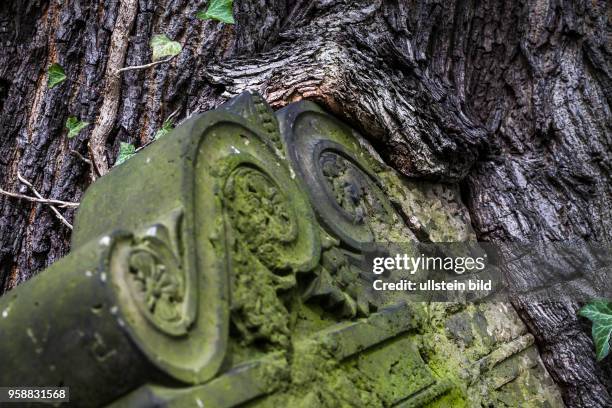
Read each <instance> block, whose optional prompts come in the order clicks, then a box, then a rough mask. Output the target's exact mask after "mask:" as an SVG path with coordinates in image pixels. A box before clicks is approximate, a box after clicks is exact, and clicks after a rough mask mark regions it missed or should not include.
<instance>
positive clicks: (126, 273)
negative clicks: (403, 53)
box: [0, 93, 560, 407]
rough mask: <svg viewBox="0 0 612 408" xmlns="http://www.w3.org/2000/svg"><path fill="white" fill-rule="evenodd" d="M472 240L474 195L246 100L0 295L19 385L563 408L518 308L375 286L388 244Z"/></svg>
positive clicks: (163, 397)
mask: <svg viewBox="0 0 612 408" xmlns="http://www.w3.org/2000/svg"><path fill="white" fill-rule="evenodd" d="M473 238H474V237H473V233H472V231H471V228H470V223H469V216H468V214H467V211H465V208H464V207H463V205H462V203H461V199H460V196H459V193H458V190H457V189H454V188H453V187H449V186H444V185H439V184H435V183H425V182H414V181H408V180H405V179H403V178H401V177H400V176H399V175H398V174H396V173H395V172H394V171H393V170H392V169H390V168H388V167H387V166H386V165H385V164H384V163H383V162H382V161H381V160H380V159H379V158H378V157H377V156H376V153H375V152H374V150H373V149H372V148H371V146H369V144H368V143H367V142H366V141H365V139H363V138H362V137H361V136H360V135H359V134H358V133H357V132H356V131H355V130H353V129H351V128H350V127H349V126H347V125H346V124H344V123H342V122H341V121H339V120H338V119H336V118H334V117H332V116H330V115H329V114H327V113H325V112H324V111H323V110H322V109H321V108H320V107H318V106H317V105H315V104H313V103H311V102H298V103H294V104H291V105H289V106H287V107H286V108H284V109H282V110H280V111H279V112H276V113H274V112H273V111H272V110H271V109H270V107H269V106H268V105H267V104H266V102H265V101H264V100H263V98H262V97H261V96H259V95H256V94H251V93H244V94H242V95H240V96H239V97H237V98H235V99H233V100H231V101H229V102H228V103H226V104H224V105H223V106H221V107H219V108H218V109H216V110H214V111H211V112H207V113H204V114H201V115H198V116H196V117H193V118H191V119H189V120H188V121H187V122H185V123H183V124H182V125H180V126H179V127H177V128H176V129H175V130H174V131H173V132H172V133H171V134H169V135H167V136H165V137H164V138H162V139H160V140H159V141H157V142H155V143H154V144H152V145H151V146H150V147H148V148H146V149H143V150H142V151H141V152H139V153H138V154H137V155H136V156H135V157H133V158H132V159H130V160H129V161H127V162H126V163H125V164H122V165H120V166H118V167H116V168H115V169H114V170H113V171H111V172H110V173H109V174H108V175H107V176H105V177H103V178H101V179H100V180H98V181H97V182H96V183H95V184H94V185H93V186H92V187H91V188H90V189H89V190H88V191H87V193H86V195H85V197H84V199H83V201H82V204H81V208H80V210H79V213H78V216H77V220H76V224H75V230H74V235H73V251H72V252H71V253H70V255H68V256H67V257H66V258H64V259H62V260H60V261H59V262H57V263H55V264H54V265H52V266H51V267H50V268H49V269H48V270H46V271H44V272H42V273H41V274H40V275H39V276H37V277H36V278H34V279H32V280H31V281H29V282H27V283H25V284H23V285H22V286H20V287H19V288H18V289H16V290H14V291H13V292H11V293H9V294H8V295H7V296H5V297H3V298H1V299H0V313H2V318H0V349H1V350H9V351H8V352H6V353H2V354H0V383H2V384H3V385H11V384H15V385H20V384H25V383H28V384H32V385H58V384H64V385H67V386H70V387H71V388H70V389H71V401H72V402H73V404H74V406H79V407H86V406H105V405H110V406H115V407H148V406H173V407H187V406H200V407H202V406H203V407H234V406H250V407H269V406H298V404H302V405H299V406H304V407H335V406H342V405H344V406H372V407H378V406H381V407H391V406H396V407H417V406H451V405H449V404H459V405H452V406H473V405H470V404H490V403H492V402H491V400H490V399H491V398H499V399H503V398H511V399H510V400H520V401H524V402H525V405H524V406H542V405H538V403H542V404H545V403H548V404H551V405H550V406H557V405H555V404H558V403H559V401H560V400H559V397H558V394H557V391H556V388H555V387H554V385H551V383H550V379H549V378H548V375H547V373H546V372H545V371H544V369H543V368H542V366H541V363H540V360H539V356H538V354H537V351H536V349H535V347H534V346H533V338H532V337H531V335H529V334H528V333H527V331H526V328H525V326H524V325H523V324H522V323H521V321H520V319H519V318H518V316H517V315H516V313H515V312H514V311H513V310H512V309H508V308H505V306H504V305H491V304H489V305H480V306H476V305H468V306H465V305H464V306H462V307H456V306H454V305H452V304H432V305H423V304H413V303H410V302H406V301H405V300H404V301H403V300H402V299H401V297H397V296H395V297H390V296H384V295H381V294H378V293H375V292H374V291H373V290H372V289H371V279H372V274H371V271H367V270H365V269H364V268H363V260H364V257H365V256H367V255H368V254H367V251H369V248H372V245H373V244H375V243H380V244H385V243H396V244H398V245H402V243H406V244H408V243H410V242H414V241H417V240H427V241H433V242H435V241H442V240H447V241H453V240H454V241H467V240H473ZM7 355H10V358H8V357H7ZM33 356H36V359H35V360H33ZM25 360H27V361H34V362H33V363H32V364H31V365H28V366H26V365H23V364H21V362H22V361H25ZM510 383H512V384H515V385H517V384H518V385H517V386H516V387H514V386H507V384H510ZM228 390H230V391H228ZM483 390H488V391H487V392H488V394H487V395H489V396H485V395H484V394H483V392H482V391H483ZM485 394H486V393H485ZM460 404H463V405H460ZM478 406H480V405H478Z"/></svg>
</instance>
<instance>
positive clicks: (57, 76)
mask: <svg viewBox="0 0 612 408" xmlns="http://www.w3.org/2000/svg"><path fill="white" fill-rule="evenodd" d="M47 74H48V78H47V86H48V87H49V89H53V88H54V87H55V86H57V85H59V84H61V83H62V82H64V81H65V80H66V73H65V72H64V68H62V66H61V65H60V64H52V65H51V66H50V67H49V70H48V71H47Z"/></svg>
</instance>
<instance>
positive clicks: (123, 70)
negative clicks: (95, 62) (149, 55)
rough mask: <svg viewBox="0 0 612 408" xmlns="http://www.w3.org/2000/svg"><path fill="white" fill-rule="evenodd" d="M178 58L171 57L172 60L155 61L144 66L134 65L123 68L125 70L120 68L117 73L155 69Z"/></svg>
mask: <svg viewBox="0 0 612 408" xmlns="http://www.w3.org/2000/svg"><path fill="white" fill-rule="evenodd" d="M174 57H176V55H173V56H171V57H170V58H166V59H165V60H160V61H155V62H150V63H148V64H144V65H133V66H131V67H123V68H119V69H118V70H117V73H120V72H125V71H133V70H136V69H147V68H151V67H154V66H156V65H159V64H163V63H164V62H170V61H171V60H172V58H174Z"/></svg>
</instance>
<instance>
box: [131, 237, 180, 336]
mask: <svg viewBox="0 0 612 408" xmlns="http://www.w3.org/2000/svg"><path fill="white" fill-rule="evenodd" d="M128 268H129V277H130V279H129V280H130V284H131V286H132V289H133V290H132V295H133V296H134V297H135V299H136V301H137V302H136V303H137V305H138V307H139V309H140V311H141V312H142V313H143V314H144V316H145V317H146V318H147V319H148V320H149V321H150V322H151V323H153V324H154V325H155V326H156V327H157V328H159V329H160V330H162V331H164V332H166V333H167V334H170V335H180V334H184V333H186V330H185V327H184V325H182V324H181V322H182V321H183V301H184V299H185V279H184V275H183V271H182V269H181V267H180V265H179V262H178V260H177V259H176V256H175V255H174V254H173V253H172V250H171V249H170V248H169V247H168V245H167V244H166V243H164V242H163V241H162V240H159V239H157V238H153V237H145V238H143V239H141V240H139V242H137V243H136V244H135V245H134V246H133V247H132V248H131V249H130V254H129V258H128Z"/></svg>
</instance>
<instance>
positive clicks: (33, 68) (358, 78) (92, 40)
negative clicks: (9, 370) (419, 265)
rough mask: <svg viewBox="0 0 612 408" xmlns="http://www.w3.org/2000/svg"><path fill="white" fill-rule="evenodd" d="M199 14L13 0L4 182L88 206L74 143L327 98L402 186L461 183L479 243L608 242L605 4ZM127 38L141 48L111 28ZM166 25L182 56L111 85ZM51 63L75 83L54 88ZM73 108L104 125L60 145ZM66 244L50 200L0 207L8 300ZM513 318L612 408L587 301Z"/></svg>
mask: <svg viewBox="0 0 612 408" xmlns="http://www.w3.org/2000/svg"><path fill="white" fill-rule="evenodd" d="M129 3H134V4H135V3H137V6H136V7H137V9H136V10H133V9H132V10H128V12H127V13H124V12H122V11H121V10H122V9H124V10H125V5H126V4H129ZM204 6H205V1H188V0H160V1H153V0H139V1H137V2H135V1H131V0H130V1H128V0H114V1H102V0H70V1H57V0H51V1H44V0H27V1H21V0H20V1H17V0H8V1H4V2H2V4H0V45H1V46H0V111H1V112H2V114H1V116H0V186H1V187H3V188H4V189H6V190H12V191H19V190H21V191H25V189H24V186H22V185H21V184H20V183H19V182H18V181H17V176H16V175H17V172H18V171H19V172H20V173H21V174H23V175H24V176H25V177H26V178H27V179H29V180H30V181H32V182H33V183H34V185H35V186H36V187H37V188H38V189H39V191H41V193H42V194H43V195H45V196H47V197H50V198H55V199H62V200H69V201H78V200H79V198H80V196H81V194H82V192H83V191H84V190H85V189H86V188H87V186H88V185H89V183H90V182H91V171H90V169H89V165H88V164H87V163H85V162H83V161H82V160H81V159H79V158H78V157H77V155H75V154H73V153H71V150H74V151H77V152H79V153H80V154H82V155H83V156H87V155H88V153H89V149H88V141H89V140H90V138H91V137H92V134H93V135H94V136H95V137H94V138H93V140H94V141H95V140H101V141H103V142H104V144H103V145H99V144H98V145H95V146H93V149H94V150H95V149H100V148H101V149H102V150H101V151H102V153H101V154H102V155H106V160H107V161H108V162H109V163H110V164H112V163H113V162H114V160H115V157H116V155H117V150H118V145H119V142H120V141H128V142H133V143H135V144H137V145H142V144H144V143H146V142H148V141H150V140H151V138H152V137H153V134H154V133H155V131H156V130H157V129H158V128H159V127H160V126H161V123H162V122H163V120H164V119H165V118H166V117H167V116H168V115H169V114H170V113H171V112H173V111H175V110H177V109H178V112H179V113H178V117H179V118H180V119H182V118H185V117H187V116H189V115H190V114H191V113H193V112H195V111H201V110H207V109H210V108H213V107H215V106H217V105H218V104H220V103H221V102H223V101H224V100H226V99H227V98H228V97H230V96H232V95H235V94H237V93H239V92H240V91H242V90H244V89H252V90H258V91H260V92H262V93H263V95H264V96H265V97H266V99H267V100H268V101H269V102H270V103H271V104H272V105H273V106H274V107H281V106H283V105H285V104H287V103H289V102H291V101H295V100H299V99H303V98H306V99H311V100H314V101H317V102H319V103H321V104H323V105H324V106H325V107H327V109H329V110H330V111H332V112H333V113H335V114H336V115H338V116H339V117H341V118H343V119H344V120H347V121H349V122H351V123H353V124H354V125H355V126H357V127H358V128H360V129H361V130H363V132H364V134H365V135H367V136H368V137H370V138H371V140H372V141H373V143H374V144H375V146H376V147H377V149H379V151H380V152H381V154H382V156H383V157H384V158H385V159H386V160H387V161H388V162H389V163H390V164H391V165H392V166H394V167H395V168H396V169H397V170H399V171H400V172H402V173H403V174H405V175H406V176H409V177H413V178H427V179H434V180H437V181H439V182H443V183H460V184H461V187H462V192H463V197H464V200H465V202H466V204H467V205H468V208H469V210H470V213H471V216H472V221H473V223H474V227H475V229H476V231H477V233H478V236H479V238H480V239H482V240H498V241H508V240H513V241H530V240H535V241H557V240H565V239H571V240H583V241H595V242H603V243H609V242H610V240H611V237H612V233H611V232H610V231H612V228H611V227H612V212H611V209H612V192H611V190H612V186H611V183H610V165H611V164H610V163H611V162H610V161H611V158H612V154H611V145H612V140H611V139H612V114H611V111H610V106H611V99H612V98H611V95H612V58H611V54H612V43H611V38H612V28H611V23H610V16H611V15H612V5H611V4H610V3H609V2H606V1H603V0H601V1H597V0H595V1H586V0H582V1H581V0H576V1H565V0H548V1H546V0H528V1H520V2H519V1H516V2H506V1H503V0H484V1H473V0H456V1H439V2H435V1H426V0H412V1H402V0H388V1H387V0H385V1H381V0H378V1H372V0H359V1H348V0H345V1H342V0H318V1H306V0H294V1H288V0H253V1H246V0H245V1H241V0H238V1H237V2H236V4H235V6H234V10H235V17H236V22H237V24H236V25H235V26H228V25H224V24H221V23H217V22H210V21H209V22H202V21H199V20H197V19H195V12H196V11H197V10H199V9H201V8H203V7H204ZM129 11H131V12H129ZM120 15H121V16H122V17H121V18H120V17H118V16H120ZM126 19H127V20H128V21H125V20H126ZM129 20H132V21H129ZM118 21H119V23H118ZM125 27H127V30H128V32H129V38H125V37H122V36H119V35H116V34H117V30H121V29H126V28H125ZM113 33H115V36H114V37H113ZM159 33H165V34H167V35H168V36H169V37H170V38H173V39H176V40H178V41H179V42H181V43H182V44H183V46H184V50H183V51H182V52H181V54H180V55H179V56H178V57H177V58H174V59H173V60H172V61H171V62H170V63H167V64H161V65H158V66H156V67H154V68H151V69H149V70H146V71H129V72H125V73H122V74H121V78H120V80H119V81H118V84H119V88H118V89H116V88H114V87H113V86H109V84H111V85H112V81H113V78H112V76H113V74H112V70H109V69H108V67H109V66H110V64H114V65H117V64H119V65H120V64H121V63H122V62H123V64H124V65H126V66H127V65H141V64H146V63H148V62H150V60H151V52H150V49H149V46H148V42H149V40H150V38H151V36H152V35H153V34H159ZM54 62H58V63H60V64H61V65H62V66H63V67H64V68H65V70H66V73H67V75H68V80H67V81H66V82H65V83H64V84H63V85H61V86H58V87H56V88H54V89H52V90H49V89H47V88H46V70H47V67H48V66H49V65H50V64H52V63H54ZM115 95H118V100H117V101H115V102H117V103H118V105H117V106H116V107H115V106H111V108H112V109H105V106H106V105H108V104H109V103H110V102H113V100H109V98H111V99H112V98H114V97H115ZM101 112H102V113H103V114H101ZM68 116H77V117H79V118H80V119H81V120H84V121H87V122H90V123H92V124H93V125H91V126H89V127H88V128H87V129H85V131H83V132H81V134H80V135H79V136H78V137H76V138H74V139H71V140H68V139H67V138H66V137H65V134H66V130H65V129H63V127H64V123H65V121H66V118H67V117H68ZM96 132H97V133H96ZM100 135H101V136H100ZM64 213H65V214H66V216H67V217H68V218H69V219H71V218H72V216H73V214H72V211H71V210H64ZM69 235H70V231H69V230H68V229H67V228H66V227H65V226H63V225H62V224H61V223H60V222H59V221H58V220H57V219H56V218H55V217H54V216H53V214H52V212H51V211H50V210H49V209H48V208H46V207H44V206H41V205H37V204H32V203H27V202H23V201H19V200H16V199H14V198H7V197H0V293H1V292H2V291H5V290H8V289H10V288H12V287H14V286H15V285H17V284H18V283H19V282H22V281H23V280H25V279H27V278H28V277H30V276H32V275H34V274H36V273H37V272H38V271H39V270H41V269H43V268H44V267H45V266H47V265H49V264H50V263H51V262H53V261H54V260H56V259H58V258H59V257H61V256H62V255H63V254H65V253H66V252H67V251H68V250H69ZM515 306H516V307H517V309H518V310H519V312H520V313H521V315H522V317H523V318H524V319H525V321H526V322H527V324H528V325H529V327H530V328H531V330H532V331H533V333H534V335H535V336H536V338H537V340H538V344H539V346H540V350H541V352H542V354H543V360H544V362H545V364H546V365H547V367H548V369H549V371H550V372H551V374H552V375H553V377H554V378H555V380H556V381H557V382H558V383H559V384H560V385H561V386H562V387H563V389H565V390H566V392H565V395H564V399H565V401H566V403H567V405H568V406H571V407H609V406H612V397H611V393H612V384H611V371H612V370H611V368H610V362H609V359H608V361H607V362H604V363H603V364H597V363H596V362H595V361H594V353H593V345H592V343H591V341H590V339H589V336H588V334H587V332H586V331H585V327H584V326H582V323H580V322H579V321H578V320H577V319H576V317H575V316H576V314H575V311H576V308H577V305H575V304H573V303H571V302H569V303H557V304H551V305H532V304H525V303H522V302H521V301H520V300H517V302H516V304H515ZM570 390H571V391H570Z"/></svg>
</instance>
